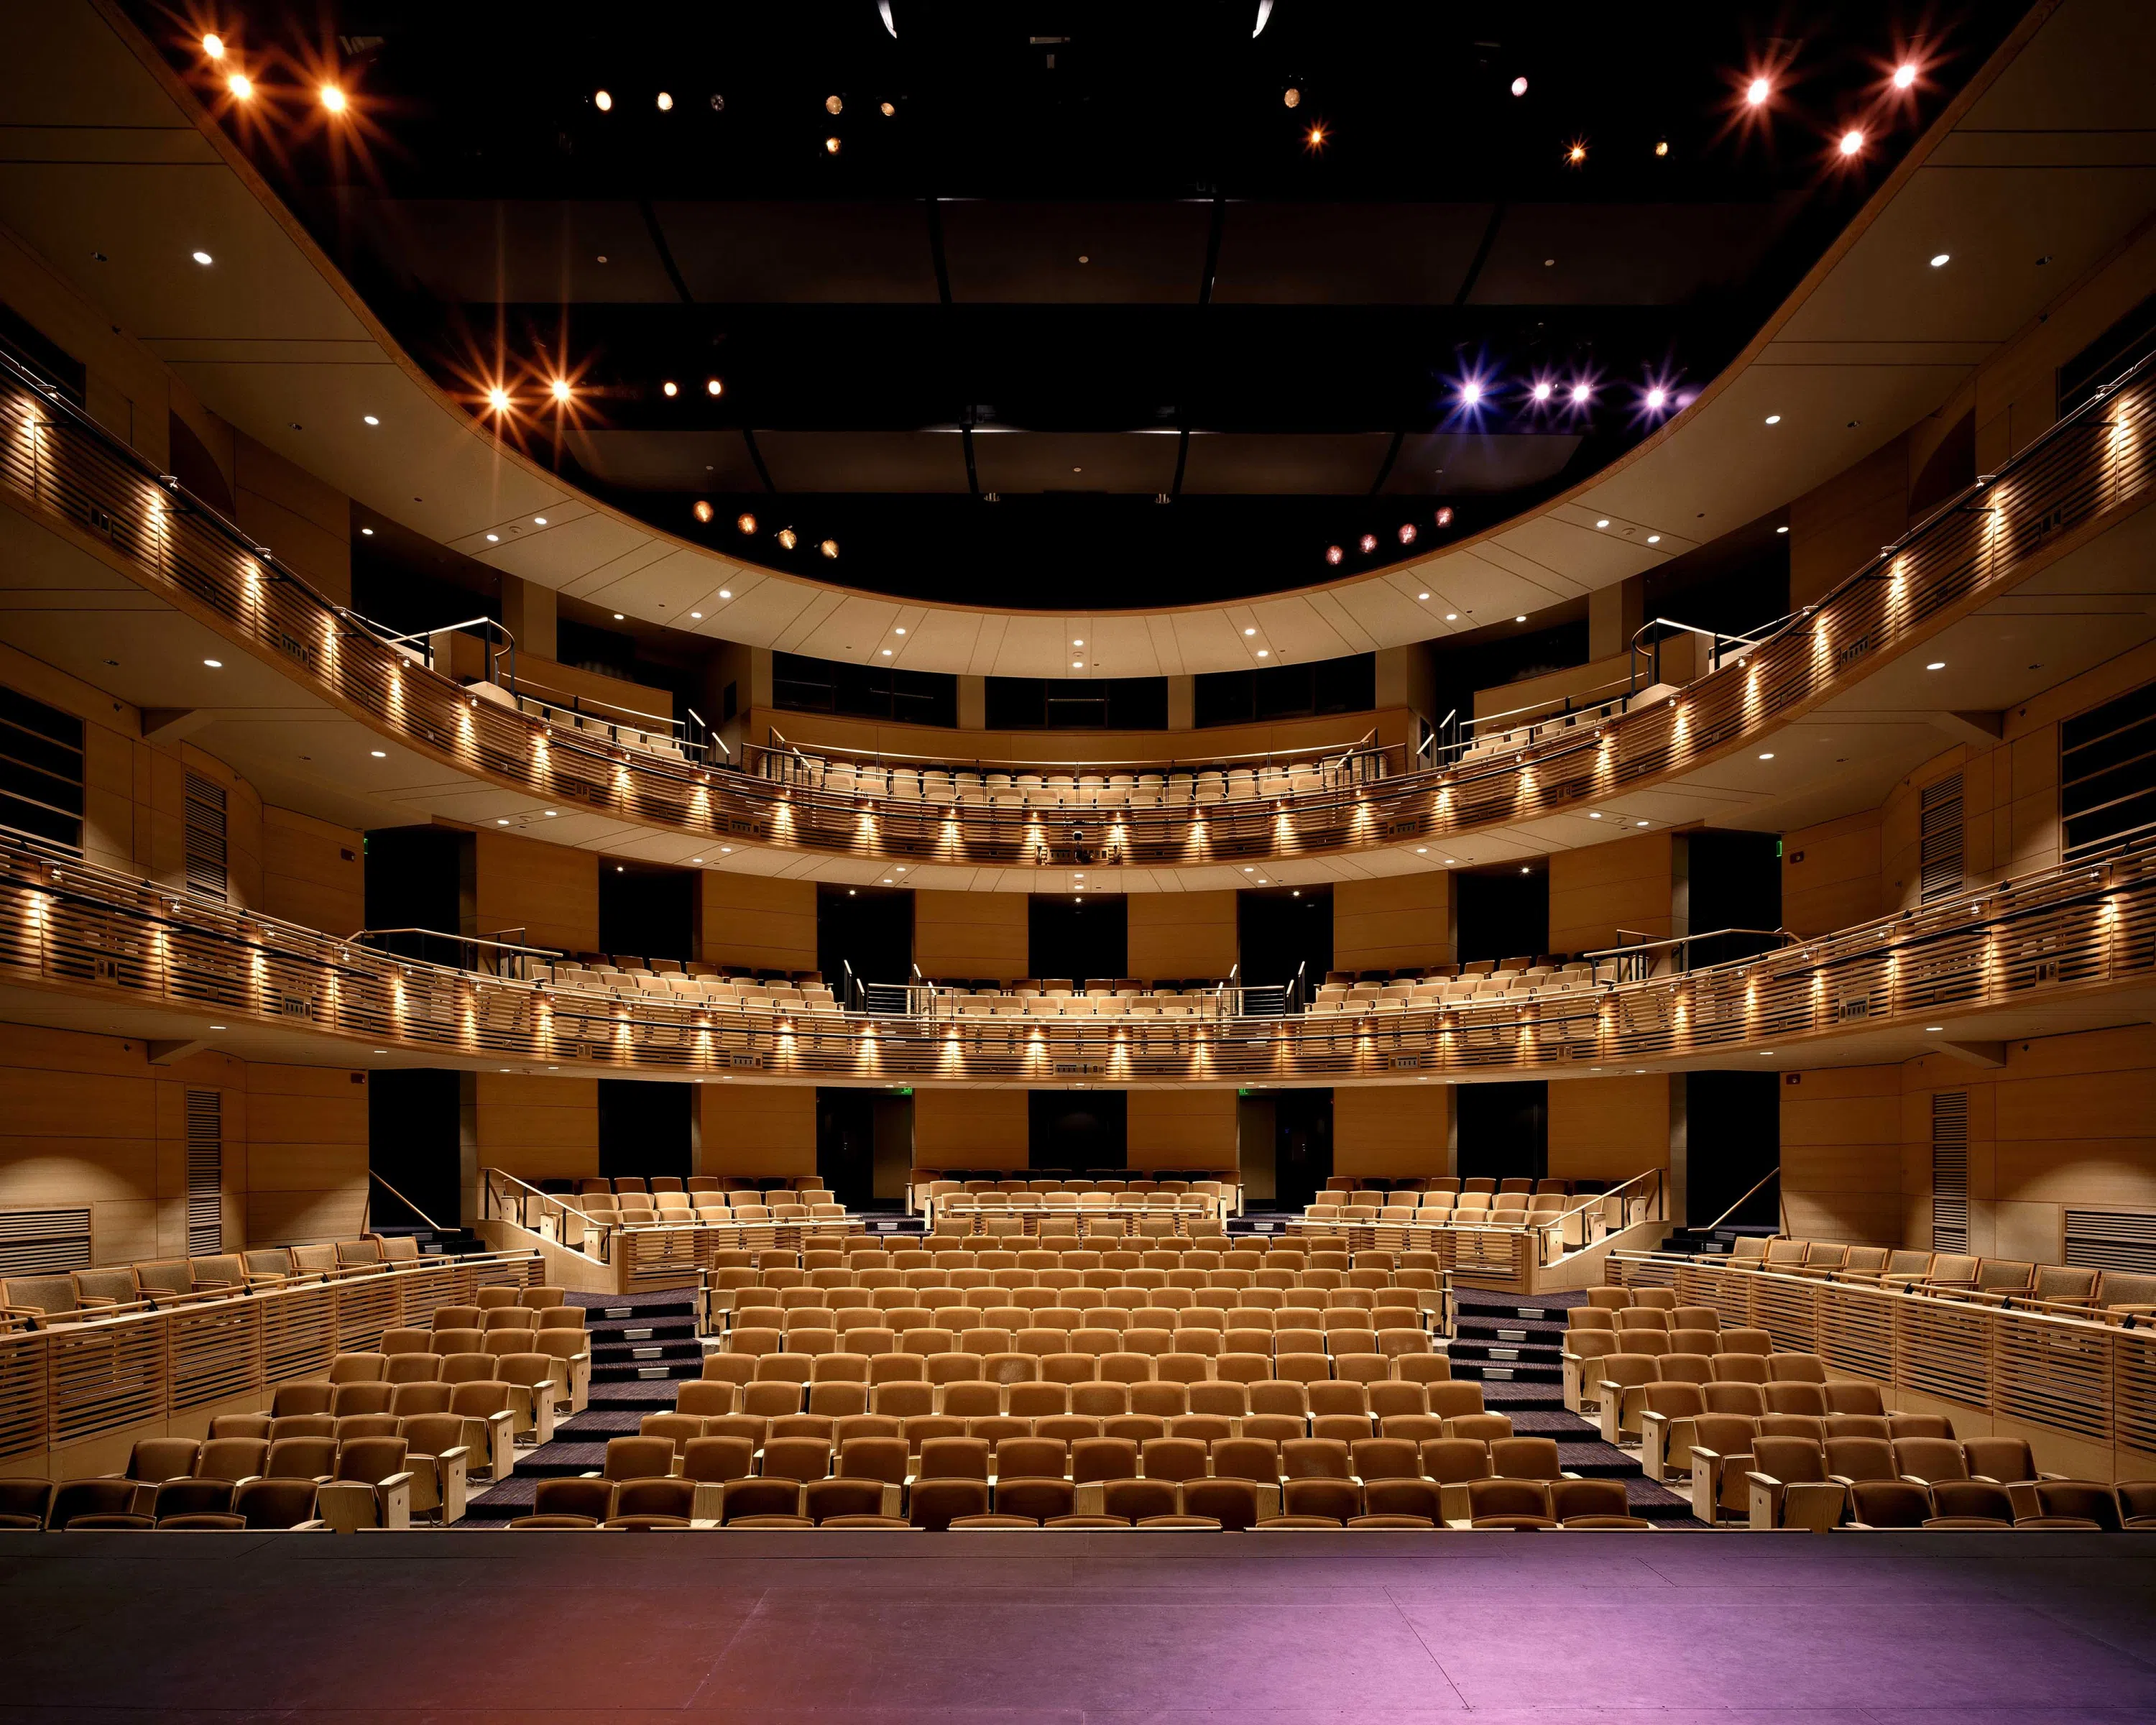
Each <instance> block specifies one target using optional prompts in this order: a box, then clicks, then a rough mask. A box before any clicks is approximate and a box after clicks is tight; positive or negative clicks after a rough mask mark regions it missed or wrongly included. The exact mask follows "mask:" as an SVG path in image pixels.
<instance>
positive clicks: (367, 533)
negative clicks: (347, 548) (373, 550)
mask: <svg viewBox="0 0 2156 1725" xmlns="http://www.w3.org/2000/svg"><path fill="white" fill-rule="evenodd" d="M359 531H360V536H362V538H367V539H372V537H373V536H374V529H373V528H372V527H362V528H361V529H360V530H359Z"/></svg>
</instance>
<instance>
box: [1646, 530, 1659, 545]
mask: <svg viewBox="0 0 2156 1725" xmlns="http://www.w3.org/2000/svg"><path fill="white" fill-rule="evenodd" d="M1661 542H1662V536H1661V534H1659V533H1650V534H1648V535H1647V543H1648V544H1650V545H1660V544H1661Z"/></svg>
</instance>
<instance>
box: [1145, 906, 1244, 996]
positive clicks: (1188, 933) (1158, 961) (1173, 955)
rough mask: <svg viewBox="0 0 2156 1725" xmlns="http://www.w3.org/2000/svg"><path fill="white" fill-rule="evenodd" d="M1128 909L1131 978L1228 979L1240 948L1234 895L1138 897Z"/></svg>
mask: <svg viewBox="0 0 2156 1725" xmlns="http://www.w3.org/2000/svg"><path fill="white" fill-rule="evenodd" d="M1129 904H1130V925H1129V926H1130V964H1131V971H1130V973H1131V974H1132V976H1134V977H1138V978H1142V979H1143V980H1145V981H1147V982H1152V981H1156V980H1159V979H1162V978H1173V977H1205V978H1211V979H1215V980H1219V981H1222V982H1224V981H1226V980H1227V977H1228V973H1229V971H1231V970H1233V969H1234V968H1235V959H1236V955H1237V951H1238V947H1239V944H1240V937H1239V936H1238V935H1237V933H1236V925H1235V894H1234V893H1233V892H1134V893H1132V895H1131V896H1130V900H1129Z"/></svg>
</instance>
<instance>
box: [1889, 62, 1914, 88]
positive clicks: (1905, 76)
mask: <svg viewBox="0 0 2156 1725" xmlns="http://www.w3.org/2000/svg"><path fill="white" fill-rule="evenodd" d="M1916 81H1917V64H1916V62H1915V61H1914V60H1904V61H1902V64H1900V65H1898V66H1897V67H1895V69H1894V88H1895V89H1897V90H1907V89H1908V88H1909V86H1910V85H1912V84H1914V83H1915V82H1916Z"/></svg>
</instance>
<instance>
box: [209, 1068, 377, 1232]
mask: <svg viewBox="0 0 2156 1725" xmlns="http://www.w3.org/2000/svg"><path fill="white" fill-rule="evenodd" d="M366 1078H367V1075H366V1074H365V1073H363V1072H350V1071H346V1070H343V1069H341V1068H339V1067H335V1066H271V1065H262V1064H260V1063H259V1062H254V1061H250V1062H249V1063H248V1065H247V1137H246V1144H247V1169H246V1181H247V1228H246V1238H247V1243H248V1244H249V1245H259V1246H267V1245H292V1244H294V1243H295V1242H298V1241H302V1240H334V1239H349V1238H351V1236H352V1235H355V1234H357V1232H359V1230H360V1227H361V1225H362V1220H363V1219H364V1217H365V1214H366V1209H367V1083H366ZM185 1185H186V1182H185V1177H184V1164H182V1181H181V1186H182V1190H184V1189H185Z"/></svg>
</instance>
